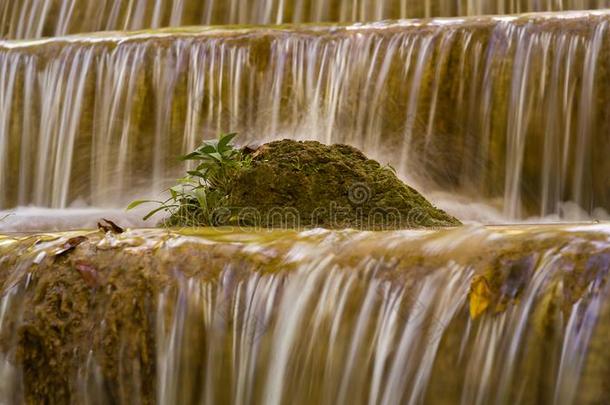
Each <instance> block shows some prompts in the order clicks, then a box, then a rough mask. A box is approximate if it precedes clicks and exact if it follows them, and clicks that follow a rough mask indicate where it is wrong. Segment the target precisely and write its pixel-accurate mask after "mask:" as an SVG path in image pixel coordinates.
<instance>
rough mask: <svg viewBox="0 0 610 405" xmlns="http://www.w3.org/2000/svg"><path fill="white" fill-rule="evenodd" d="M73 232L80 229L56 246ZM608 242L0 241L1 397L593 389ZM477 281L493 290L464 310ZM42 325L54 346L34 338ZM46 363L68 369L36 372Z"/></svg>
mask: <svg viewBox="0 0 610 405" xmlns="http://www.w3.org/2000/svg"><path fill="white" fill-rule="evenodd" d="M75 235H81V237H82V236H84V237H85V238H86V239H87V241H86V242H84V244H83V245H81V246H79V247H78V248H77V249H76V250H75V251H74V252H73V253H69V254H68V255H67V256H65V254H64V253H61V252H62V251H64V250H65V248H63V246H65V243H66V240H67V239H68V238H74V237H75ZM609 238H610V233H609V231H608V228H607V226H596V227H591V226H589V227H583V226H580V227H575V226H571V227H570V226H563V227H559V226H557V227H547V228H546V229H539V228H527V227H521V228H487V229H486V228H483V227H472V228H464V229H456V230H447V231H440V232H439V231H407V232H392V233H363V232H355V231H347V232H331V231H322V230H315V231H306V232H301V233H298V232H292V231H276V232H274V233H269V234H265V233H261V232H259V233H252V232H251V231H250V230H248V231H241V232H240V231H236V230H233V231H228V230H208V231H196V232H188V233H185V234H179V233H174V232H170V233H167V232H166V231H160V230H149V231H131V232H128V233H126V234H123V235H119V236H116V235H115V236H113V235H110V234H108V235H106V236H104V235H103V234H101V233H97V232H93V233H92V232H90V233H82V232H81V233H72V234H68V235H47V236H43V237H40V236H39V237H31V236H28V237H12V238H3V239H2V240H0V257H2V263H4V264H3V266H4V269H5V271H3V272H2V275H1V276H0V277H1V278H0V286H1V287H2V289H3V291H4V293H3V295H2V297H3V298H2V300H1V301H0V332H1V333H0V375H2V376H3V379H2V385H0V401H2V402H3V403H12V398H25V399H26V400H29V401H34V402H36V400H37V398H38V399H40V398H41V397H40V395H52V396H51V397H47V398H49V399H53V400H55V401H57V402H74V401H76V402H78V403H86V404H88V403H91V404H93V403H95V404H99V403H117V404H120V403H127V402H131V403H133V402H136V403H158V404H175V403H197V402H205V403H234V404H257V403H262V404H283V403H288V402H289V403H294V404H301V403H302V404H309V403H317V404H336V403H341V404H343V403H354V404H398V403H405V404H417V403H422V402H425V403H435V404H436V403H461V404H464V405H470V404H487V403H497V404H514V403H521V404H539V403H548V404H551V403H555V404H576V403H578V404H588V403H598V402H596V401H600V400H602V399H603V398H607V395H608V392H607V386H605V384H604V383H603V381H605V380H606V379H607V368H603V367H602V368H601V369H600V368H599V367H600V364H598V363H599V362H602V360H601V359H599V360H597V361H596V358H597V356H602V355H603V353H605V352H607V342H608V334H607V332H608V328H607V320H608V315H609V314H610V312H608V309H609V308H610V307H609V306H608V303H609V302H608V296H609V293H610V291H609V290H608V283H607V277H608V260H609V258H610V248H609V246H610V243H609V242H610V240H609ZM94 251H97V253H96V254H95V256H92V255H91V252H94ZM143 258H146V259H143ZM142 260H145V261H144V262H143V261H142ZM150 260H152V261H154V262H155V263H157V266H155V267H147V266H148V265H147V264H145V263H147V262H149V261H150ZM75 263H76V264H75ZM84 263H87V264H84ZM130 263H134V264H135V263H140V265H139V267H138V266H135V267H129V269H128V271H125V270H124V269H125V267H123V266H128V265H130ZM74 266H76V267H74ZM51 269H52V270H53V271H50V270H51ZM79 272H80V274H79ZM481 277H483V278H485V279H486V280H487V283H489V284H488V285H489V287H488V288H489V289H491V290H493V291H494V292H493V293H491V292H490V294H492V295H493V296H494V297H495V298H490V301H489V302H488V303H487V304H488V308H487V309H486V310H485V312H483V314H482V315H478V316H476V317H472V316H471V314H470V312H471V311H470V312H469V307H470V308H471V310H472V306H473V305H474V304H473V300H474V299H475V298H476V297H473V292H472V291H474V290H473V289H472V288H471V285H474V284H475V283H477V280H481ZM491 290H490V291H491ZM67 291H72V292H71V293H70V294H69V295H67ZM126 294H127V295H126ZM494 294H495V295H494ZM127 297H130V298H129V299H127ZM131 298H133V300H132V299H131ZM125 314H130V315H129V316H128V317H126V318H125V317H124V316H125ZM134 328H135V329H134ZM91 330H93V331H95V334H94V335H91V333H90V331H91ZM59 333H61V334H64V335H63V336H65V338H64V339H69V341H70V342H71V343H70V345H68V346H57V347H47V346H45V344H47V343H45V342H53V339H54V338H53V336H55V335H56V334H59ZM58 336H59V335H58ZM153 342H154V343H153ZM63 344H65V342H63ZM604 344H605V345H606V346H605V347H604ZM600 345H601V346H600ZM23 347H26V348H27V349H26V350H27V351H26V353H27V356H26V357H25V359H24V358H23V357H19V356H18V355H17V353H19V351H20V350H21V348H23ZM588 348H589V349H588ZM128 353H130V354H128ZM49 362H51V363H49ZM151 362H154V363H155V364H156V365H157V366H156V367H153V368H151ZM48 364H61V365H62V367H67V368H63V369H62V370H63V372H62V373H53V375H52V376H46V375H45V374H44V373H45V371H44V370H46V368H47V367H48ZM604 370H606V371H604ZM36 378H38V379H39V380H36V381H38V382H39V384H53V385H54V387H55V388H54V391H53V393H52V394H49V393H45V394H43V393H44V392H45V391H44V385H34V386H31V385H30V386H28V385H27V382H28V381H34V380H32V379H36ZM23 381H25V383H26V385H25V387H27V388H26V389H25V391H24V385H23V384H22V382H23ZM153 387H155V388H153ZM585 388H586V389H585Z"/></svg>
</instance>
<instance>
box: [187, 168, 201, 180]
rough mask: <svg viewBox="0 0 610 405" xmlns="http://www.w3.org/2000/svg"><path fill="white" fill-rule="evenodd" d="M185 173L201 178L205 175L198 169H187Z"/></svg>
mask: <svg viewBox="0 0 610 405" xmlns="http://www.w3.org/2000/svg"><path fill="white" fill-rule="evenodd" d="M187 173H188V174H189V175H191V176H193V177H201V178H202V179H205V176H204V175H203V173H201V172H200V171H198V170H189V171H187Z"/></svg>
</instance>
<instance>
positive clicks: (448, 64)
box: [0, 12, 610, 218]
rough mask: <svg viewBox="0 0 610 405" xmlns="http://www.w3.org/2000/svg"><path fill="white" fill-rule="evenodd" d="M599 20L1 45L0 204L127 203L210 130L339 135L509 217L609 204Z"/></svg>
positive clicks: (605, 69) (175, 171)
mask: <svg viewBox="0 0 610 405" xmlns="http://www.w3.org/2000/svg"><path fill="white" fill-rule="evenodd" d="M609 15H610V14H608V13H607V12H577V13H576V12H571V13H564V14H552V15H531V16H523V17H493V18H488V17H480V18H479V17H476V18H469V19H436V20H430V21H427V22H421V21H415V20H413V21H404V22H399V23H375V24H368V25H356V26H346V27H302V28H269V29H247V28H242V29H204V28H202V29H183V30H179V31H166V32H164V31H160V32H157V33H133V34H129V33H127V34H112V33H110V34H98V35H96V36H75V37H66V38H57V39H45V40H37V41H27V42H15V41H4V42H0V106H1V107H2V108H0V114H2V115H1V118H2V119H1V120H0V186H1V187H2V188H3V189H6V190H8V191H9V192H7V193H3V195H1V196H0V206H1V207H4V208H10V207H15V206H24V205H30V204H34V205H37V206H42V207H55V208H63V207H67V206H69V205H71V204H73V203H74V202H75V201H84V202H85V203H87V204H89V205H94V206H101V207H116V206H121V205H122V204H124V203H125V202H126V201H128V200H129V199H130V198H133V197H134V196H135V195H136V194H138V195H142V194H147V193H148V194H151V195H156V194H158V193H159V192H160V191H161V190H163V188H164V187H165V185H166V184H167V183H168V181H172V180H173V179H174V178H176V177H177V176H179V175H180V172H181V171H182V170H183V168H182V166H181V164H180V162H178V161H177V159H176V157H177V156H179V155H181V154H183V153H185V152H187V151H189V150H191V149H192V148H193V147H194V146H195V145H197V144H198V143H199V142H200V141H201V139H203V138H207V139H209V138H213V137H215V136H216V135H217V134H218V133H219V132H221V131H229V130H231V131H237V132H240V133H241V140H242V142H243V143H249V142H251V143H261V142H264V141H268V140H271V139H277V138H295V139H316V140H320V141H322V142H326V143H337V142H341V143H348V144H352V145H354V146H356V147H358V148H361V149H362V150H364V151H365V152H366V153H367V154H369V155H370V156H372V157H374V158H378V159H379V160H381V161H383V162H389V163H391V164H392V165H393V166H394V167H395V168H396V169H397V170H398V172H399V173H400V174H401V175H402V176H403V178H406V179H407V180H409V181H411V182H413V183H414V184H417V185H418V186H419V187H420V188H422V189H423V190H424V191H426V192H435V191H443V192H451V193H454V194H455V195H456V196H466V197H469V198H475V197H476V198H481V199H484V200H486V201H490V202H491V201H500V208H501V209H502V210H503V211H504V213H505V215H506V217H508V218H524V217H528V216H532V215H540V216H544V215H550V214H557V213H559V212H560V209H561V206H562V203H564V202H567V201H571V202H573V203H576V204H578V205H579V206H580V207H582V208H583V209H584V210H585V211H589V212H591V211H593V210H594V209H595V208H598V207H601V208H604V209H608V207H610V194H609V192H608V191H609V189H608V187H607V173H608V172H609V170H610V167H609V166H608V160H607V159H606V156H605V155H606V154H605V150H607V147H604V145H607V139H606V138H607V137H606V135H607V133H608V131H609V130H610V126H609V125H610V124H609V122H610V121H608V119H607V118H608V110H607V108H606V105H607V103H608V102H610V100H608V94H609V93H608V91H607V83H608V79H609V77H608V74H609V72H610V70H609V66H608V63H609V62H608V61H609V60H610V59H609V58H608V57H607V55H608V52H609V50H610V42H609V41H608V40H607V39H608V32H609V21H610V20H609V17H608V16H609Z"/></svg>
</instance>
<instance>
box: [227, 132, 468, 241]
mask: <svg viewBox="0 0 610 405" xmlns="http://www.w3.org/2000/svg"><path fill="white" fill-rule="evenodd" d="M230 205H231V207H232V208H233V209H234V210H235V212H238V213H239V214H238V217H239V220H240V222H241V223H246V224H251V225H258V226H263V227H268V228H278V227H306V228H307V227H324V228H331V229H341V228H354V229H361V230H383V229H407V228H422V227H446V226H457V225H460V221H459V220H458V219H456V218H454V217H452V216H450V215H448V214H447V213H445V212H444V211H441V210H439V209H437V208H435V207H434V206H433V205H432V204H430V203H429V202H428V201H427V200H426V199H425V198H424V197H423V196H422V195H421V194H420V193H418V192H417V191H416V190H414V189H413V188H411V187H409V186H407V185H406V184H404V183H403V182H402V181H401V180H400V179H399V178H398V177H397V176H396V174H395V173H394V170H393V169H392V168H391V167H388V166H382V165H381V164H379V163H378V162H376V161H375V160H371V159H368V158H367V157H366V156H365V155H364V154H363V153H362V152H360V151H359V150H357V149H355V148H353V147H351V146H347V145H332V146H326V145H323V144H321V143H319V142H315V141H305V142H297V141H293V140H282V141H275V142H271V143H268V144H265V145H262V146H261V147H259V148H258V149H256V150H255V151H253V152H252V165H251V166H250V167H249V168H247V169H245V170H244V171H242V172H241V173H240V174H239V175H238V177H237V178H236V180H235V184H234V188H233V190H232V192H231V196H230Z"/></svg>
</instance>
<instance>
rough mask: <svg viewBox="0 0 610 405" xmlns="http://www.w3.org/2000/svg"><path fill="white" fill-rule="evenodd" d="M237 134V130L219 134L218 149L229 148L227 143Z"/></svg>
mask: <svg viewBox="0 0 610 405" xmlns="http://www.w3.org/2000/svg"><path fill="white" fill-rule="evenodd" d="M236 136H237V132H231V133H228V134H223V135H221V136H220V139H219V140H218V150H219V151H221V152H223V151H226V150H227V149H231V148H230V147H229V143H230V142H231V141H232V140H233V139H234V138H235V137H236Z"/></svg>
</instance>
